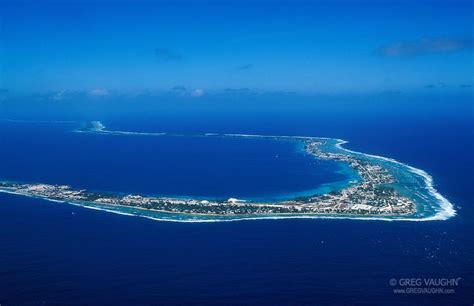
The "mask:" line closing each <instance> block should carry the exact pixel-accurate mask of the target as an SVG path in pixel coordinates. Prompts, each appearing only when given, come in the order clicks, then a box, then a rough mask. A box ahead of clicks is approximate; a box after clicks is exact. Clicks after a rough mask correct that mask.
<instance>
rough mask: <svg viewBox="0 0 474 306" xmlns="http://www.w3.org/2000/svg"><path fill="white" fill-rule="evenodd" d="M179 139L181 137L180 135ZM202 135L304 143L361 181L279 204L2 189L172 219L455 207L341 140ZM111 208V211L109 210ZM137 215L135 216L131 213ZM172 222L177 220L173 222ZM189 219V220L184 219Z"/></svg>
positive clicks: (428, 212)
mask: <svg viewBox="0 0 474 306" xmlns="http://www.w3.org/2000/svg"><path fill="white" fill-rule="evenodd" d="M77 132H88V133H99V134H114V135H134V134H140V135H149V136H158V135H165V133H141V132H124V131H108V130H106V128H105V126H104V125H103V124H102V123H100V122H91V123H89V124H88V125H86V126H85V127H83V128H82V129H79V130H77ZM175 136H179V135H175ZM196 136H202V137H253V138H259V137H264V138H274V139H275V140H278V139H292V140H296V141H302V142H303V143H304V150H305V151H306V152H307V153H308V154H311V155H312V156H314V158H317V159H322V160H333V161H337V162H341V163H346V164H347V165H349V166H350V168H352V169H353V170H354V171H355V172H356V173H357V174H358V176H359V179H358V180H357V181H352V182H351V184H349V185H348V186H346V187H345V188H342V189H340V190H332V191H330V192H328V193H324V194H317V195H311V196H307V197H298V198H295V199H291V200H281V201H274V202H270V203H267V202H263V201H244V200H238V199H235V198H228V199H193V198H188V199H185V198H180V197H152V196H146V195H137V194H134V195H121V194H118V193H106V192H92V191H88V190H77V189H74V188H72V187H71V186H65V185H49V184H42V183H21V182H10V181H1V182H0V191H4V192H9V193H14V194H18V195H25V196H31V197H37V198H42V199H47V200H53V201H60V202H67V203H71V204H77V205H82V206H86V207H93V206H97V208H104V207H106V208H110V209H111V211H114V210H117V212H119V211H120V210H121V208H132V209H133V211H135V212H136V211H149V212H156V213H159V214H164V215H166V214H170V216H176V215H181V217H180V218H179V219H180V220H181V219H183V216H190V217H191V218H190V219H193V218H192V217H193V216H198V217H200V218H203V217H204V220H206V218H208V219H209V220H212V219H213V218H214V217H218V218H217V219H216V220H222V219H224V220H225V219H230V220H232V219H248V218H256V217H263V218H264V217H299V216H326V217H329V216H336V217H337V216H346V217H347V216H349V217H384V218H390V219H393V220H396V219H407V220H409V219H430V218H431V219H443V218H447V217H449V216H452V215H454V210H453V209H452V205H451V204H450V203H449V202H448V201H447V200H446V199H444V198H443V197H442V196H441V195H440V194H439V193H438V192H437V191H436V190H435V189H434V188H433V186H432V180H431V177H429V176H428V175H427V174H426V173H425V172H423V171H422V170H419V169H416V168H413V167H410V166H407V165H404V164H401V163H399V162H397V161H394V160H391V159H387V158H384V157H379V156H373V155H367V154H363V153H358V152H353V151H350V150H347V149H344V148H342V147H341V145H342V144H343V143H345V142H344V141H342V140H338V139H330V138H317V137H303V136H265V135H244V134H215V133H207V134H204V135H196ZM106 210H107V209H106ZM132 214H133V213H132ZM171 219H172V218H171ZM184 219H186V217H184Z"/></svg>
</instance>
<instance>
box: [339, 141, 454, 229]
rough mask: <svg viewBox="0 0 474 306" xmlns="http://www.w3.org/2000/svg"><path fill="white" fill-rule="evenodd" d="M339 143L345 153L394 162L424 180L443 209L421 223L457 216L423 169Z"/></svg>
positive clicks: (343, 142)
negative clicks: (354, 149) (351, 148)
mask: <svg viewBox="0 0 474 306" xmlns="http://www.w3.org/2000/svg"><path fill="white" fill-rule="evenodd" d="M337 141H338V143H337V144H336V147H338V148H339V149H341V150H343V151H346V152H349V153H353V154H361V155H365V156H368V157H371V158H375V159H380V160H384V161H388V162H392V163H395V164H397V165H400V166H403V167H406V168H407V169H408V170H409V171H410V172H412V173H414V174H416V175H418V176H421V177H422V178H423V179H424V182H425V185H426V189H427V190H428V192H429V193H430V194H431V195H432V196H433V197H434V198H436V199H437V200H438V203H439V207H440V208H441V210H440V211H438V212H437V213H436V214H435V215H434V216H431V217H426V218H422V219H418V220H419V221H430V220H447V219H449V218H452V217H454V216H456V210H455V209H454V205H453V204H452V203H451V202H450V201H449V200H448V199H446V198H445V197H444V196H443V195H442V194H440V193H439V192H438V191H437V190H436V188H435V187H434V181H433V177H432V176H431V175H429V174H428V173H427V172H426V171H424V170H422V169H418V168H415V167H413V166H410V165H407V164H405V163H402V162H399V161H398V160H395V159H393V158H388V157H384V156H379V155H373V154H367V153H361V152H357V151H353V150H350V149H346V148H344V147H342V145H344V144H347V143H348V141H346V140H342V139H337Z"/></svg>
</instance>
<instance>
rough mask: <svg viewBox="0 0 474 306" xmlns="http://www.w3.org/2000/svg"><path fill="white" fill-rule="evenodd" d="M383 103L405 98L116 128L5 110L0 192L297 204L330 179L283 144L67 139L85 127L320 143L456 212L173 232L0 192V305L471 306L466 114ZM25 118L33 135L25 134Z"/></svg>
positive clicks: (184, 114) (173, 227)
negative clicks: (420, 173)
mask: <svg viewBox="0 0 474 306" xmlns="http://www.w3.org/2000/svg"><path fill="white" fill-rule="evenodd" d="M397 99H398V100H407V98H406V97H396V98H390V99H389V101H385V102H382V103H379V104H375V105H374V104H371V103H373V102H374V101H369V102H360V101H359V102H357V103H359V104H356V106H354V105H352V104H351V105H352V106H348V105H346V104H344V103H341V102H337V103H333V104H331V105H329V106H328V104H325V105H324V106H318V107H316V106H314V105H312V104H311V105H308V104H305V103H307V101H305V102H304V103H303V102H301V103H300V104H296V105H295V104H294V103H286V104H285V103H283V102H281V101H280V102H279V103H276V104H275V105H274V107H273V108H271V110H270V111H268V109H267V110H266V109H265V108H264V107H261V108H260V107H253V108H250V109H245V110H244V108H238V107H237V106H230V107H226V108H224V107H222V106H221V107H219V108H218V109H217V110H216V109H214V108H211V107H207V106H206V105H204V106H202V105H201V106H200V107H202V108H203V110H200V111H196V109H197V107H198V106H196V105H187V104H184V102H183V104H179V103H178V104H177V105H172V106H170V105H168V106H166V108H165V107H163V109H161V110H162V111H161V112H143V113H135V112H132V113H129V114H127V116H124V114H123V113H120V112H119V111H117V113H110V112H106V111H96V112H95V113H92V112H87V109H85V110H84V109H83V112H82V113H80V116H79V115H77V114H76V115H74V114H71V113H67V112H64V111H62V112H60V111H57V113H54V114H53V115H51V113H53V112H51V111H49V112H41V110H36V111H35V110H32V111H31V112H30V113H29V114H28V116H26V115H23V116H19V115H18V113H17V112H15V111H13V110H9V109H7V110H6V111H5V112H4V114H5V116H4V118H5V119H15V120H16V121H9V120H7V121H5V120H4V121H2V122H1V123H0V126H1V129H0V135H1V138H0V147H1V152H0V160H1V161H2V165H1V166H0V177H1V178H2V179H10V180H19V181H32V182H34V181H40V182H45V183H61V182H62V183H66V184H72V185H77V187H79V188H91V189H97V190H109V191H122V192H137V193H145V194H148V193H153V194H160V195H165V194H166V195H167V194H170V195H176V194H182V195H192V196H215V197H227V196H228V195H232V196H235V197H244V198H245V197H249V198H252V197H257V198H258V197H265V196H281V195H289V194H298V193H299V192H305V191H307V190H310V189H312V188H315V187H317V186H319V185H321V184H324V183H326V182H336V181H339V180H341V179H344V178H343V176H342V175H341V174H340V173H339V174H338V173H337V172H335V171H334V170H335V169H336V168H335V167H336V165H334V164H331V163H321V162H315V161H314V160H313V159H312V158H311V157H308V156H305V154H302V153H301V150H298V149H297V148H296V147H295V145H294V144H291V143H286V142H278V143H275V142H271V141H269V142H266V141H263V142H262V141H253V140H250V141H248V140H245V141H241V140H240V141H237V142H236V141H235V140H224V142H222V141H223V140H222V139H198V140H196V139H191V138H179V139H177V138H166V137H165V138H160V139H159V140H158V139H151V138H150V137H148V138H146V137H128V138H127V137H122V136H101V135H87V136H85V135H77V134H74V133H70V132H69V131H70V130H72V129H74V128H76V127H77V122H87V121H89V120H100V121H101V122H104V124H105V125H106V126H107V127H108V128H109V129H112V130H126V131H146V132H179V133H206V132H214V133H249V134H268V135H306V136H322V137H334V138H342V139H345V140H347V141H349V143H348V144H347V145H346V147H348V148H350V149H353V150H357V151H360V152H365V153H371V154H376V155H381V156H386V157H391V158H395V159H397V160H399V161H401V162H404V163H407V164H409V165H412V166H415V167H417V168H420V169H423V170H425V171H427V172H428V173H429V174H430V175H432V176H433V178H434V181H435V184H436V188H437V189H438V190H439V191H440V193H441V194H443V195H444V196H445V197H447V198H448V199H449V200H450V201H451V202H452V203H454V205H455V209H456V211H457V215H456V216H455V217H453V218H450V219H448V220H444V221H429V222H402V221H394V222H386V221H369V220H367V221H361V220H323V219H317V220H316V219H315V220H259V221H240V222H215V223H176V222H159V221H154V220H150V219H145V218H139V217H131V216H124V215H117V214H112V213H108V212H103V211H98V210H90V209H85V208H81V207H77V206H72V205H68V204H60V203H54V202H48V201H43V200H38V199H32V198H25V197H20V196H15V195H9V194H2V193H0V232H1V233H2V234H1V235H0V303H1V304H2V305H19V304H20V305H38V304H43V305H58V304H59V305H61V304H68V305H88V304H115V305H117V304H119V305H121V304H137V305H149V304H203V303H210V304H237V305H239V304H240V305H249V304H252V305H253V304H268V305H270V304H271V305H276V304H287V305H288V304H290V305H295V304H296V305H304V304H309V305H315V304H323V305H352V304H355V305H381V304H383V305H387V304H388V305H404V304H406V305H413V304H417V305H424V304H426V305H462V304H471V303H472V301H473V300H474V294H473V292H474V256H473V254H474V243H473V242H472V235H473V234H474V223H473V221H472V220H473V217H474V208H473V207H472V190H473V187H474V186H473V181H472V175H473V173H474V171H473V170H474V162H473V160H472V156H474V154H473V153H474V147H473V143H474V137H473V136H474V135H473V133H474V129H473V120H472V117H473V113H472V105H471V104H470V103H471V102H469V101H466V100H463V101H461V102H460V101H458V100H456V99H454V98H453V97H445V98H444V99H439V100H436V101H433V100H431V101H430V102H429V103H428V102H426V97H423V98H420V97H415V98H411V100H410V99H408V100H409V102H410V103H406V102H399V103H398V104H394V100H397ZM382 100H383V99H382ZM387 100H388V99H387ZM414 102H416V103H414ZM210 105H211V103H210ZM88 107H92V106H88ZM147 107H149V108H151V109H153V110H155V109H154V108H156V106H147ZM46 113H49V115H46ZM150 114H153V115H150ZM18 120H22V122H19V121H18ZM38 120H41V121H45V122H32V121H38ZM54 120H72V121H74V122H73V123H64V122H62V123H58V122H52V121H54ZM78 137H79V138H78ZM79 139H80V140H79ZM124 142H125V143H124ZM206 178H208V179H206ZM209 178H210V179H209ZM432 278H437V279H439V278H448V279H453V278H454V279H459V283H458V285H456V286H455V287H452V288H451V287H450V288H451V289H454V290H455V291H454V292H451V293H413V292H411V293H404V294H402V293H395V292H394V289H396V288H399V287H400V281H401V280H405V279H422V280H425V279H432ZM393 279H395V280H396V281H397V285H396V286H393V285H392V284H391V282H392V280H393ZM438 288H439V286H438Z"/></svg>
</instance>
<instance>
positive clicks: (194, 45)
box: [0, 1, 474, 99]
mask: <svg viewBox="0 0 474 306" xmlns="http://www.w3.org/2000/svg"><path fill="white" fill-rule="evenodd" d="M414 2H418V3H414ZM472 12H473V7H472V1H284V2H282V1H254V2H250V1H239V2H231V1H221V2H217V1H215V2H209V1H176V2H171V1H168V2H163V1H162V2H159V1H154V2H152V1H148V2H146V1H135V2H132V1H129V2H118V1H68V2H66V1H56V2H46V1H34V2H33V1H11V2H8V1H2V2H1V4H0V18H1V20H0V22H1V28H0V69H1V71H0V82H1V83H0V88H2V90H3V91H7V90H8V92H12V93H20V94H36V93H51V92H53V93H55V96H53V98H54V97H56V98H58V99H60V98H61V97H62V95H64V93H66V92H84V91H85V92H88V93H90V94H91V95H95V96H103V95H108V94H110V93H113V92H120V93H132V94H133V93H141V92H166V91H172V92H176V93H182V94H187V95H191V96H196V97H198V96H202V95H205V94H208V93H213V92H219V91H223V90H226V89H229V88H230V89H239V88H248V89H251V90H254V91H258V92H267V91H272V92H274V91H291V92H301V93H335V92H344V93H351V92H357V93H366V92H377V91H390V90H396V91H398V90H400V91H423V90H443V89H445V88H451V89H456V90H472V86H473V38H474V36H473V13H472Z"/></svg>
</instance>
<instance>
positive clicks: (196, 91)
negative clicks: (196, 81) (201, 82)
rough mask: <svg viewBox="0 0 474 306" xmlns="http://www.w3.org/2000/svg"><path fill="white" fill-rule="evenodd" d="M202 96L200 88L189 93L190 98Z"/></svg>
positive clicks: (202, 91) (202, 92)
mask: <svg viewBox="0 0 474 306" xmlns="http://www.w3.org/2000/svg"><path fill="white" fill-rule="evenodd" d="M203 95H204V90H202V89H201V88H197V89H194V90H193V91H192V92H191V96H192V97H201V96H203Z"/></svg>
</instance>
